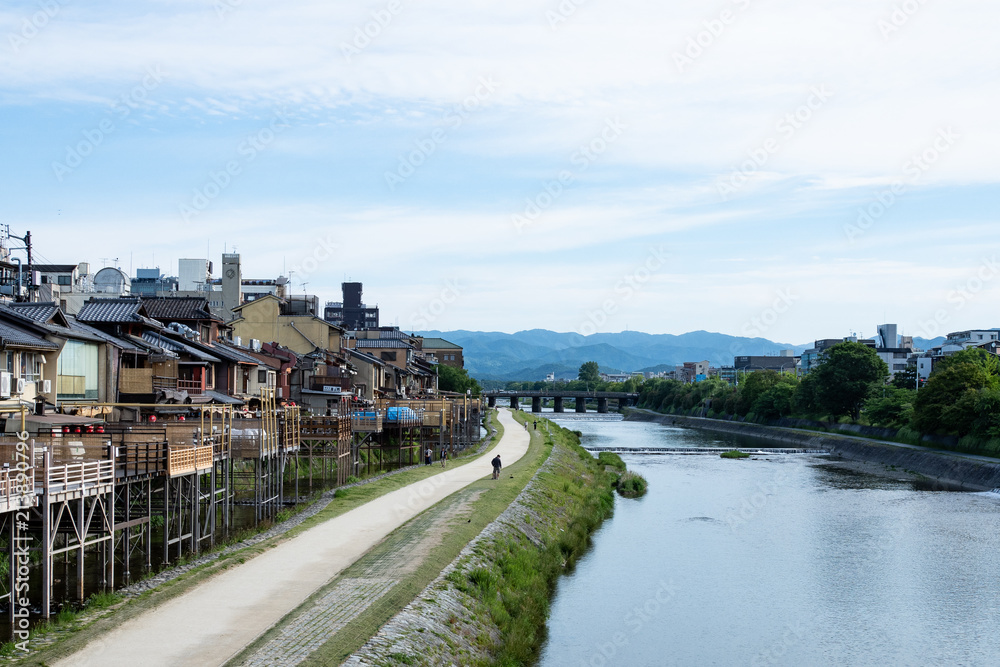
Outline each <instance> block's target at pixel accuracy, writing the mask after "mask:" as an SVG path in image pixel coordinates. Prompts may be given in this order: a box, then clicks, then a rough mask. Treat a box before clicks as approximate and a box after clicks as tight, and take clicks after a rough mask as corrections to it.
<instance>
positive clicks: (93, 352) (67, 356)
mask: <svg viewBox="0 0 1000 667" xmlns="http://www.w3.org/2000/svg"><path fill="white" fill-rule="evenodd" d="M57 367H58V368H57V371H56V374H57V376H58V383H59V396H60V397H61V398H97V345H95V344H93V343H82V342H80V341H76V340H70V341H66V345H65V347H63V350H62V353H60V355H59V362H58V364H57Z"/></svg>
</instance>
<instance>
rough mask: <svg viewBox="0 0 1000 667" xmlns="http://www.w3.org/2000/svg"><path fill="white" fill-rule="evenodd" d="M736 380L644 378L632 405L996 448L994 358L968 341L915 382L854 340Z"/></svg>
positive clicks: (999, 447) (999, 432) (999, 386)
mask: <svg viewBox="0 0 1000 667" xmlns="http://www.w3.org/2000/svg"><path fill="white" fill-rule="evenodd" d="M737 380H738V382H737V384H736V385H732V384H729V383H728V382H726V381H724V380H721V379H719V378H709V379H708V380H705V381H702V382H697V383H691V384H686V383H683V382H679V381H677V380H665V379H652V380H646V381H645V382H643V383H642V385H641V390H640V399H639V405H640V406H641V407H645V408H648V409H652V410H657V411H661V412H669V413H674V414H705V415H706V416H709V417H738V418H744V419H747V420H750V421H757V422H768V421H774V420H777V419H781V418H786V417H788V418H802V419H810V420H818V421H835V422H842V423H855V424H863V425H870V426H879V427H884V428H889V429H898V431H899V435H900V437H901V438H903V439H904V440H907V441H919V440H920V437H921V436H922V435H924V434H933V435H939V436H956V437H958V438H961V439H962V440H961V446H960V448H962V449H966V450H981V451H984V452H987V453H991V454H1000V359H998V358H997V357H996V356H995V355H992V354H990V353H989V352H987V351H985V350H982V349H978V348H970V349H968V350H963V351H961V352H958V353H956V354H954V355H951V356H949V357H945V358H944V359H942V360H940V361H939V362H938V363H937V366H936V368H935V369H934V372H933V373H932V374H931V376H930V377H929V378H928V380H927V382H926V383H925V384H924V385H923V386H922V387H921V388H920V389H919V390H917V389H916V388H915V387H916V377H915V372H903V373H897V374H896V376H895V377H894V378H893V380H892V381H890V380H889V368H888V366H887V365H886V364H885V362H884V361H882V360H881V359H880V358H879V357H878V355H877V354H876V353H875V351H874V350H873V349H871V348H870V347H867V346H865V345H862V344H861V343H855V342H849V341H848V342H844V343H839V344H837V345H834V346H833V347H831V348H830V349H829V350H828V351H827V354H826V356H825V358H824V360H823V362H822V363H821V364H820V365H819V366H818V367H817V368H816V369H814V370H813V371H812V372H810V373H809V374H808V375H805V376H802V377H798V376H796V375H794V374H781V373H778V372H777V371H773V370H769V371H756V372H753V373H746V374H740V376H739V377H738V378H737Z"/></svg>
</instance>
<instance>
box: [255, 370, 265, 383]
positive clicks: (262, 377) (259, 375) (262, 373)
mask: <svg viewBox="0 0 1000 667" xmlns="http://www.w3.org/2000/svg"><path fill="white" fill-rule="evenodd" d="M257 384H262V385H266V384H267V371H257Z"/></svg>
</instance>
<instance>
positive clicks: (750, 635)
mask: <svg viewBox="0 0 1000 667" xmlns="http://www.w3.org/2000/svg"><path fill="white" fill-rule="evenodd" d="M567 422H569V420H564V421H561V422H560V423H563V425H566V426H567V427H568V428H575V429H576V430H581V431H583V432H584V442H585V444H590V445H595V446H613V447H650V446H663V445H669V446H685V447H687V446H702V447H705V446H711V447H729V446H746V445H743V444H742V443H744V442H746V440H745V439H741V438H734V437H730V436H728V435H718V434H707V433H702V432H697V431H687V430H683V429H677V428H670V427H663V426H659V425H656V424H648V423H642V422H617V423H615V422H589V423H580V422H575V423H576V424H577V425H576V426H571V425H570V424H569V423H567ZM755 443H756V441H755ZM753 446H757V444H754V445H753ZM623 458H624V459H625V460H626V462H627V463H628V465H629V467H630V468H632V469H635V470H637V471H639V472H641V473H642V474H643V475H644V476H646V478H647V479H649V481H650V490H649V493H648V494H647V496H646V497H645V498H643V499H642V500H641V501H639V502H635V501H627V500H621V499H619V500H618V501H617V506H616V513H615V516H614V518H613V519H612V520H611V521H609V522H607V523H605V525H604V526H603V527H602V528H601V529H600V530H599V531H598V533H597V534H596V535H595V539H594V546H593V549H592V550H591V552H590V553H589V554H587V555H586V556H585V557H584V558H582V559H581V560H580V561H579V563H578V564H577V568H576V571H575V572H574V573H573V574H572V575H571V576H569V577H564V578H563V579H562V580H561V581H560V584H559V586H558V590H557V593H556V596H555V599H554V601H553V605H552V612H551V618H550V624H549V639H548V642H547V644H546V646H545V648H544V650H543V654H542V656H541V659H540V664H542V665H546V666H550V665H573V666H576V665H619V664H629V665H713V664H714V665H741V664H746V665H830V664H838V665H839V664H845V665H875V664H878V665H886V664H888V665H954V664H966V665H995V664H1000V642H997V641H996V639H997V630H996V628H997V627H998V626H997V623H998V621H1000V512H998V510H1000V495H997V494H975V493H952V492H941V491H938V490H934V491H932V490H928V487H929V486H930V487H931V488H934V487H933V485H928V484H927V483H926V482H923V481H914V480H911V479H904V478H900V479H896V478H893V477H890V476H883V475H878V474H874V471H866V470H864V469H849V468H842V467H838V466H835V465H833V464H831V462H830V461H829V460H828V459H826V458H825V457H822V456H814V455H769V456H767V457H755V458H757V460H750V461H729V460H723V459H720V458H719V457H718V456H712V455H700V456H641V455H628V454H626V455H624V456H623ZM890 474H892V473H890ZM898 476H899V477H903V475H902V474H900V475H898ZM664 586H668V587H670V589H671V590H672V593H671V594H670V595H669V596H666V597H665V596H663V595H661V599H657V598H656V597H655V595H653V593H655V591H657V590H658V589H660V588H662V587H664Z"/></svg>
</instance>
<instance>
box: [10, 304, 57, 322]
mask: <svg viewBox="0 0 1000 667" xmlns="http://www.w3.org/2000/svg"><path fill="white" fill-rule="evenodd" d="M7 307H8V308H10V309H11V310H13V311H14V312H16V313H18V314H19V315H23V316H24V317H27V318H28V319H30V320H34V321H35V322H40V323H41V324H45V323H46V322H48V321H49V320H50V319H52V316H53V315H55V314H56V311H57V310H59V307H58V306H56V304H54V303H52V302H51V301H49V302H48V303H9V304H7Z"/></svg>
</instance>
